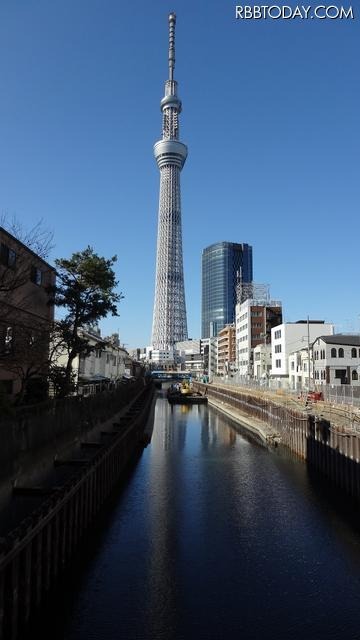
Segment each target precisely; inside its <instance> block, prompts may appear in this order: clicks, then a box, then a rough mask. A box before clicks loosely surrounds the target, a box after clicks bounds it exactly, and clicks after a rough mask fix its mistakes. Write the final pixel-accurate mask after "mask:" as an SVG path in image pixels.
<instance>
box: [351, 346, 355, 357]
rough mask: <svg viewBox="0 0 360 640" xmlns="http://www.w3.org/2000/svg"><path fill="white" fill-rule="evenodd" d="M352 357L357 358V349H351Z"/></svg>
mask: <svg viewBox="0 0 360 640" xmlns="http://www.w3.org/2000/svg"><path fill="white" fill-rule="evenodd" d="M351 357H352V358H356V349H355V347H353V348H352V349H351Z"/></svg>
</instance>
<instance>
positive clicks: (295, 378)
mask: <svg viewBox="0 0 360 640" xmlns="http://www.w3.org/2000/svg"><path fill="white" fill-rule="evenodd" d="M311 362H312V348H310V382H312V379H313V372H312V369H311ZM289 386H290V389H299V390H301V389H308V388H309V351H308V349H307V348H303V349H298V350H297V351H292V352H291V353H290V355H289Z"/></svg>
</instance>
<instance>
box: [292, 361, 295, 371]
mask: <svg viewBox="0 0 360 640" xmlns="http://www.w3.org/2000/svg"><path fill="white" fill-rule="evenodd" d="M294 368H295V363H294V361H293V360H292V361H291V370H292V371H294Z"/></svg>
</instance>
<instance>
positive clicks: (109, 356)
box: [57, 327, 132, 394]
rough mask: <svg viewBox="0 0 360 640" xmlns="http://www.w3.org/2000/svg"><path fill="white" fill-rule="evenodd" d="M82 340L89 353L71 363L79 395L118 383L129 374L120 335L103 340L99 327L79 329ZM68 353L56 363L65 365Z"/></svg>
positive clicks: (115, 334)
mask: <svg viewBox="0 0 360 640" xmlns="http://www.w3.org/2000/svg"><path fill="white" fill-rule="evenodd" d="M79 335H80V337H81V338H85V339H86V340H87V342H88V344H89V346H90V347H91V352H90V353H89V354H88V355H86V356H84V355H83V354H82V355H80V356H76V358H75V359H74V360H73V362H72V370H73V373H74V382H75V385H76V388H77V390H78V393H85V394H86V393H94V392H95V391H96V390H97V389H99V388H101V387H103V386H109V384H110V385H111V384H112V383H115V382H117V381H119V380H120V379H121V378H122V377H123V376H125V375H131V373H132V360H131V358H130V357H129V354H128V352H127V351H126V349H124V347H121V346H120V343H119V336H118V334H117V333H114V334H113V335H112V336H110V337H102V336H101V332H100V329H99V328H98V327H93V328H91V327H89V328H88V329H86V330H85V329H81V330H79ZM67 358H68V356H67V353H66V352H65V351H64V352H63V353H62V354H60V355H59V357H58V359H57V364H58V365H60V366H66V363H67Z"/></svg>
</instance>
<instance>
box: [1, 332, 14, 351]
mask: <svg viewBox="0 0 360 640" xmlns="http://www.w3.org/2000/svg"><path fill="white" fill-rule="evenodd" d="M0 340H1V342H0V353H2V354H3V355H6V354H8V353H11V352H12V351H13V348H14V341H13V328H12V327H3V329H2V331H1V335H0Z"/></svg>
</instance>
